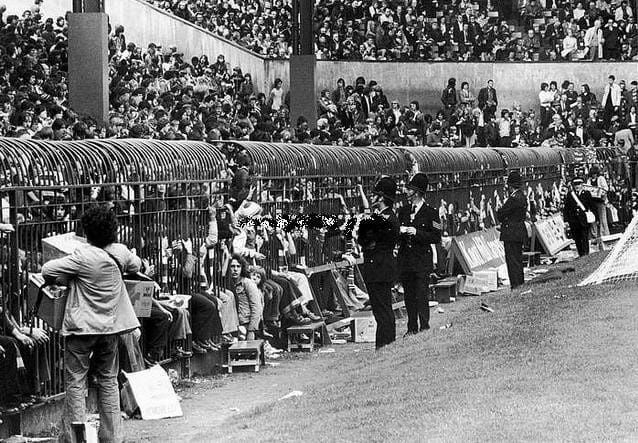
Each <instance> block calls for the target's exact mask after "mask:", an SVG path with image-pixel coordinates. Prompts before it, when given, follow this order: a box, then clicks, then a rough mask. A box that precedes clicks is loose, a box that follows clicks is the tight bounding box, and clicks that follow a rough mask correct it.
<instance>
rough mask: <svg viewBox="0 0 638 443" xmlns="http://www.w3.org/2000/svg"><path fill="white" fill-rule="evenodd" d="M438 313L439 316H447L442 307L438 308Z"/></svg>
mask: <svg viewBox="0 0 638 443" xmlns="http://www.w3.org/2000/svg"><path fill="white" fill-rule="evenodd" d="M436 312H438V313H439V314H445V311H444V310H443V308H441V307H438V308H436Z"/></svg>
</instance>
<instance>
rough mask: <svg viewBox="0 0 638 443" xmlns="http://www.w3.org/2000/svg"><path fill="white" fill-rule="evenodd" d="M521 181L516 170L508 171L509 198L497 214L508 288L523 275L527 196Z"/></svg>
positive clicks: (520, 281) (514, 286)
mask: <svg viewBox="0 0 638 443" xmlns="http://www.w3.org/2000/svg"><path fill="white" fill-rule="evenodd" d="M522 187H523V182H522V180H521V176H520V174H519V173H518V171H512V172H510V174H509V176H508V177H507V188H508V190H509V192H510V195H509V198H508V199H507V200H505V203H503V206H502V207H501V208H500V209H499V210H498V212H497V216H498V220H499V221H500V223H501V241H502V242H503V243H504V246H505V262H506V263H507V275H508V277H509V279H510V288H511V289H515V288H516V287H518V286H520V285H522V284H523V283H524V281H525V280H524V277H523V243H525V241H527V229H526V228H525V215H526V213H527V198H526V197H525V193H524V192H523V189H522Z"/></svg>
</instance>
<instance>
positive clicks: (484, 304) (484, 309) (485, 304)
mask: <svg viewBox="0 0 638 443" xmlns="http://www.w3.org/2000/svg"><path fill="white" fill-rule="evenodd" d="M481 309H482V310H483V311H485V312H494V309H492V308H490V307H489V306H487V303H485V302H482V303H481Z"/></svg>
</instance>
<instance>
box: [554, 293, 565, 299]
mask: <svg viewBox="0 0 638 443" xmlns="http://www.w3.org/2000/svg"><path fill="white" fill-rule="evenodd" d="M566 297H567V296H566V295H565V294H561V295H555V296H554V298H566Z"/></svg>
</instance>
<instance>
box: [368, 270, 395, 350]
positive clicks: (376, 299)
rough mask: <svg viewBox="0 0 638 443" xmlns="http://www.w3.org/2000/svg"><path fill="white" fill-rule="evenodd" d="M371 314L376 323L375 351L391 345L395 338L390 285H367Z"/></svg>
mask: <svg viewBox="0 0 638 443" xmlns="http://www.w3.org/2000/svg"><path fill="white" fill-rule="evenodd" d="M366 286H367V287H368V293H369V295H370V304H371V305H372V312H373V314H374V318H375V320H376V322H377V333H376V347H377V349H378V348H380V347H382V346H385V345H387V344H389V343H392V342H393V341H394V340H395V336H396V322H395V319H394V311H392V292H391V283H385V282H381V283H367V284H366Z"/></svg>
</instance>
